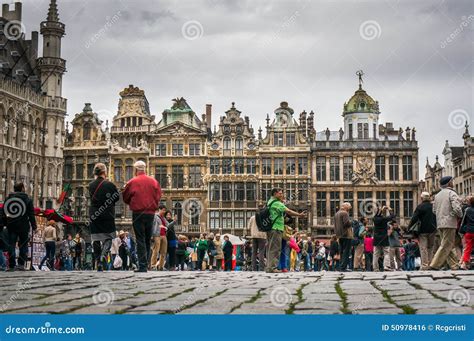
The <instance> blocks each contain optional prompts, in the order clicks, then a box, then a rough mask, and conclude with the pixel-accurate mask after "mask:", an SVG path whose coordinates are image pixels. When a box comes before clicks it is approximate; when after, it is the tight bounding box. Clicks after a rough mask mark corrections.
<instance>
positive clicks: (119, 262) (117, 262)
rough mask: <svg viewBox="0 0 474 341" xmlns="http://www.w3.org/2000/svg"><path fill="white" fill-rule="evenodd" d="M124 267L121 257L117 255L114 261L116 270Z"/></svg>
mask: <svg viewBox="0 0 474 341" xmlns="http://www.w3.org/2000/svg"><path fill="white" fill-rule="evenodd" d="M122 265H123V260H122V257H120V256H119V255H116V256H115V259H114V269H119V268H121V267H122Z"/></svg>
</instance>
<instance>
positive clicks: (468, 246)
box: [460, 196, 474, 270]
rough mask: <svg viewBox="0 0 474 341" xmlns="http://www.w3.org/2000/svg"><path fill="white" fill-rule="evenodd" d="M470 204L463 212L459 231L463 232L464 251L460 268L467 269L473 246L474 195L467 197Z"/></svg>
mask: <svg viewBox="0 0 474 341" xmlns="http://www.w3.org/2000/svg"><path fill="white" fill-rule="evenodd" d="M469 204H470V206H469V207H468V208H466V211H465V212H464V216H463V220H462V222H461V228H460V230H461V232H463V234H464V244H465V247H464V253H463V256H462V259H461V269H463V270H469V268H470V264H471V252H472V248H473V246H474V196H473V197H470V198H469Z"/></svg>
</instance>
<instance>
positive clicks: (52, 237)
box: [39, 220, 57, 271]
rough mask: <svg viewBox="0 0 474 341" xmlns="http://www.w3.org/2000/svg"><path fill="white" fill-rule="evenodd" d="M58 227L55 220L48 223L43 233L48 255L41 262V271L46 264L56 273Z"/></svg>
mask: <svg viewBox="0 0 474 341" xmlns="http://www.w3.org/2000/svg"><path fill="white" fill-rule="evenodd" d="M56 231H57V226H56V222H55V221H54V220H50V221H48V223H47V225H46V227H45V229H44V231H43V242H44V248H45V249H46V254H45V255H44V257H43V259H42V260H41V263H40V264H39V269H40V270H41V269H42V268H43V264H44V262H47V263H46V266H47V267H48V268H49V269H50V270H52V271H54V259H55V257H54V255H55V252H56V238H57V234H56Z"/></svg>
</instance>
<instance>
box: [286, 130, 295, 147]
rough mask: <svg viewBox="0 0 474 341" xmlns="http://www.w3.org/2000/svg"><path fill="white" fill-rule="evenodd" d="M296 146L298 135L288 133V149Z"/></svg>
mask: <svg viewBox="0 0 474 341" xmlns="http://www.w3.org/2000/svg"><path fill="white" fill-rule="evenodd" d="M295 144H296V135H295V133H286V145H287V146H288V147H293V146H295Z"/></svg>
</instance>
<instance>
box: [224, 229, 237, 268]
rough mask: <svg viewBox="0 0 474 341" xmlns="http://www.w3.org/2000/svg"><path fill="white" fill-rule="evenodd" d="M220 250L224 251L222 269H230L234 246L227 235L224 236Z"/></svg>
mask: <svg viewBox="0 0 474 341" xmlns="http://www.w3.org/2000/svg"><path fill="white" fill-rule="evenodd" d="M222 250H223V251H224V271H232V254H233V253H234V246H233V245H232V243H231V242H230V240H229V236H227V235H225V236H224V244H223V246H222Z"/></svg>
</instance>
